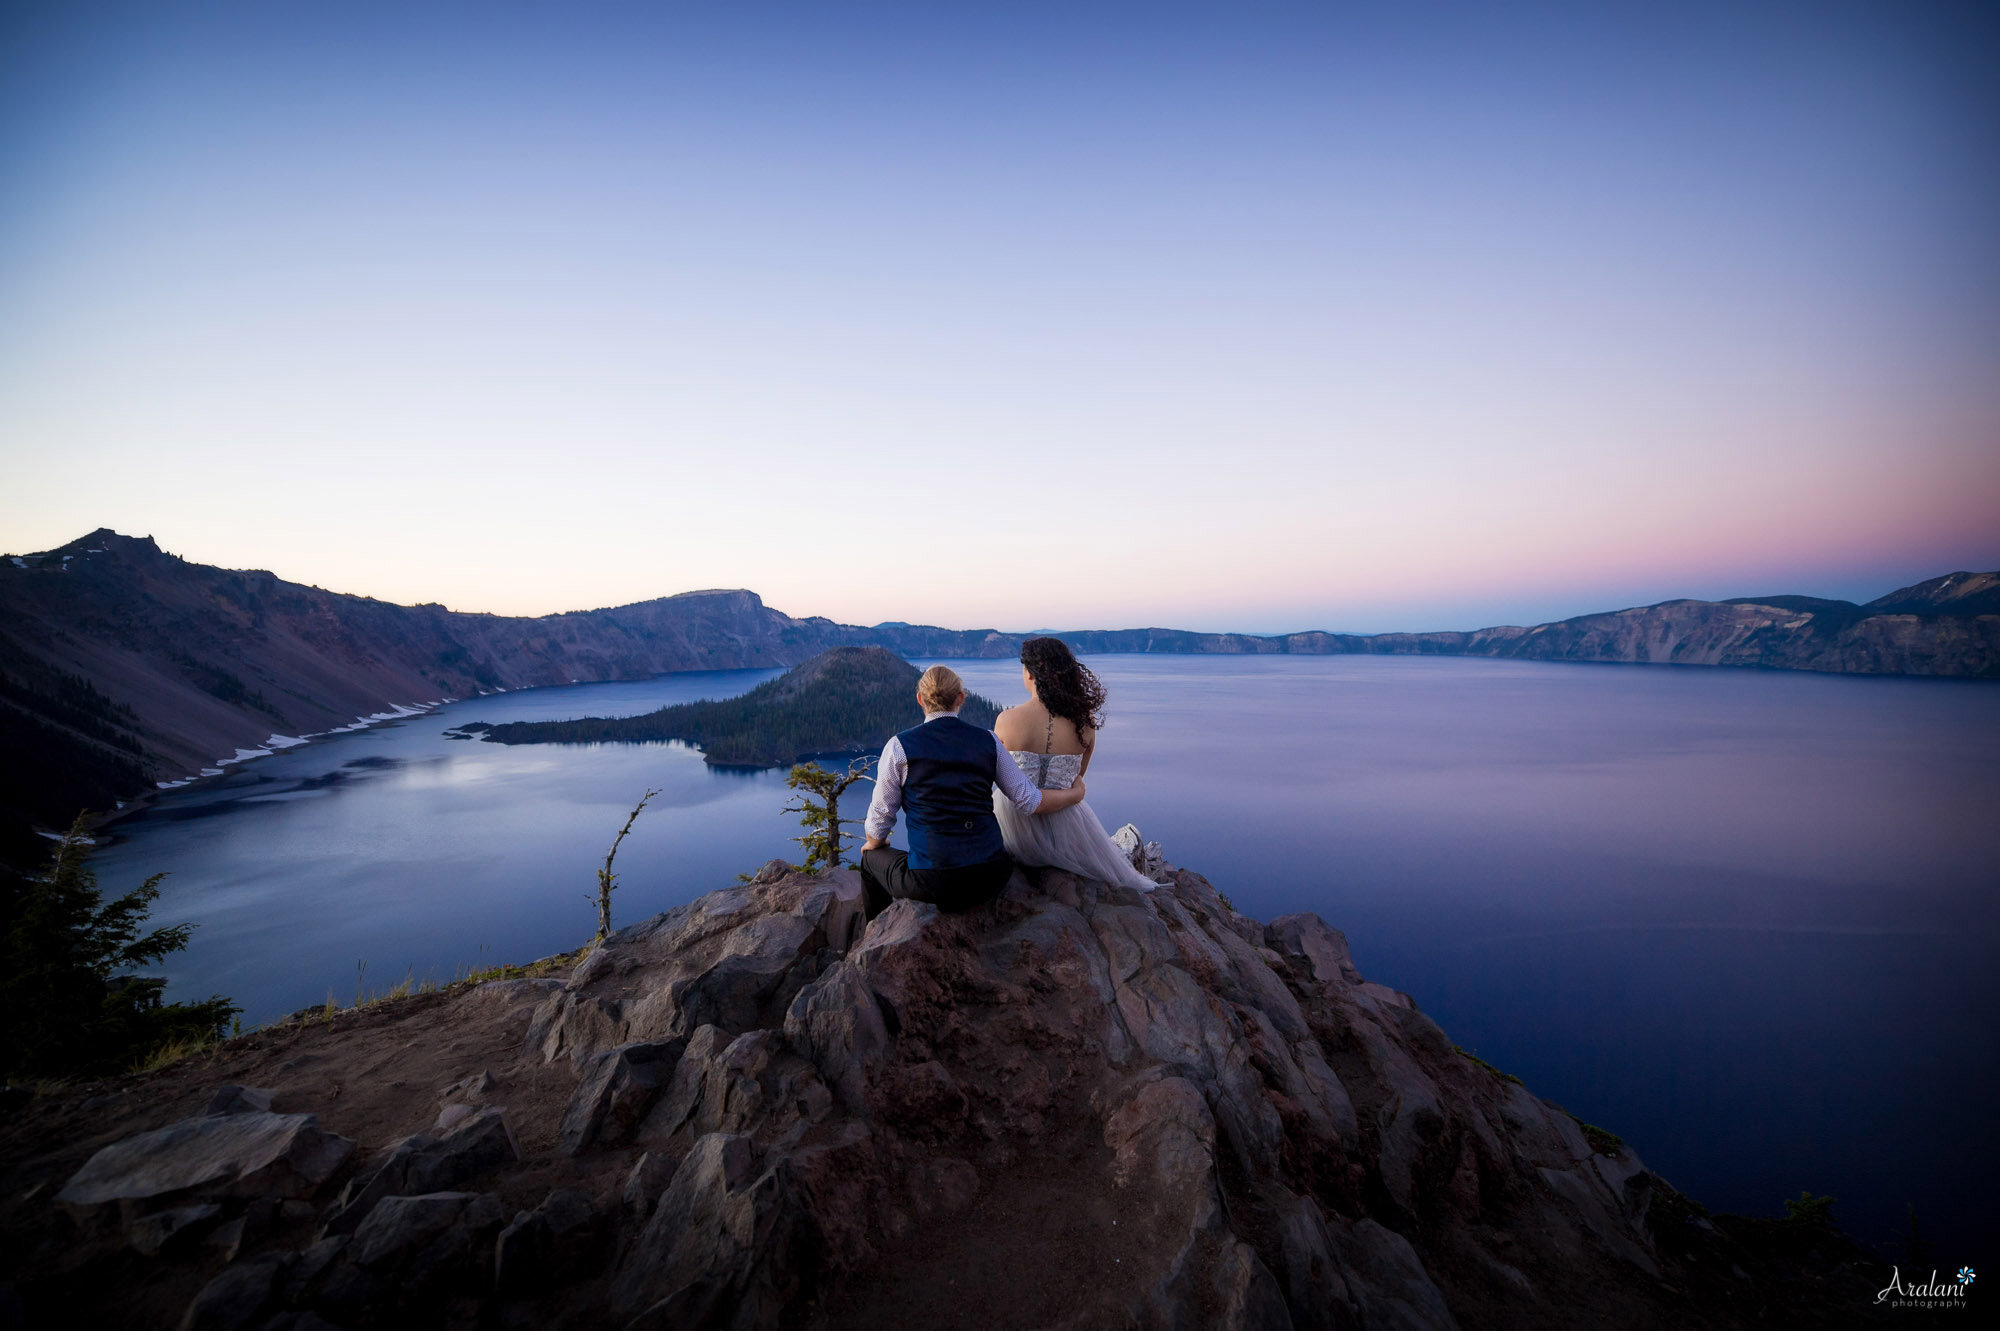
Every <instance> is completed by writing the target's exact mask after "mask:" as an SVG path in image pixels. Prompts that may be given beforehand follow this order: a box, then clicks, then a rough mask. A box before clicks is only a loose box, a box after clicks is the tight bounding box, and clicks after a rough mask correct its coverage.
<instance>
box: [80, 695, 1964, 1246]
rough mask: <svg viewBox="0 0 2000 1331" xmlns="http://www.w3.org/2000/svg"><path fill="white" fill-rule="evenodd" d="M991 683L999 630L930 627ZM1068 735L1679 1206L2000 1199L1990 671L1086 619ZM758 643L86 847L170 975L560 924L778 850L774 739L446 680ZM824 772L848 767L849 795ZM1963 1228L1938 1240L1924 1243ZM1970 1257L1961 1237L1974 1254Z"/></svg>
mask: <svg viewBox="0 0 2000 1331" xmlns="http://www.w3.org/2000/svg"><path fill="white" fill-rule="evenodd" d="M952 664H953V665H954V666H955V668H957V669H958V670H959V671H960V672H961V673H962V674H964V675H965V677H966V679H967V682H968V683H969V684H970V685H971V686H972V687H973V688H975V689H977V690H979V691H981V692H983V693H986V694H987V695H988V696H990V697H993V698H995V699H996V700H999V701H1001V702H1003V703H1009V702H1013V701H1017V700H1018V699H1019V697H1020V694H1021V690H1020V683H1019V675H1018V667H1017V666H1015V665H1014V664H1013V663H1011V662H1005V661H1000V662H963V661H961V662H953V663H952ZM1093 665H1094V666H1095V667H1096V668H1097V669H1098V670H1099V672H1100V673H1101V674H1102V675H1103V677H1104V679H1105V681H1106V683H1107V685H1108V686H1109V688H1110V690H1111V721H1110V724H1109V725H1108V726H1107V728H1106V730H1105V732H1104V738H1103V751H1102V753H1101V755H1100V756H1099V758H1098V759H1096V760H1095V762H1094V763H1093V766H1092V769H1091V773H1090V787H1091V792H1092V794H1091V804H1092V806H1093V807H1094V808H1095V809H1096V810H1097V811H1098V813H1099V816H1100V817H1101V818H1102V819H1103V821H1104V823H1105V825H1106V826H1107V827H1115V826H1117V825H1118V824H1119V823H1121V822H1124V821H1128V820H1129V821H1134V822H1137V823H1138V824H1139V826H1140V827H1141V828H1142V829H1144V830H1145V832H1146V834H1147V835H1148V836H1150V837H1156V838H1158V839H1160V840H1161V841H1163V842H1164V843H1165V845H1166V849H1167V851H1168V854H1169V856H1170V857H1171V858H1172V859H1174V860H1175V861H1176V862H1178V863H1181V864H1184V865H1187V866H1189V867H1192V868H1196V869H1199V870H1200V871H1202V872H1203V873H1205V874H1207V875H1208V876H1209V877H1210V878H1211V879H1213V880H1214V881H1215V883H1216V885H1217V886H1218V887H1220V888H1221V889H1222V890H1224V891H1225V892H1227V893H1229V894H1230V896H1231V897H1232V898H1233V899H1234V900H1235V902H1236V904H1237V905H1238V907H1239V908H1240V909H1242V910H1244V911H1246V912H1248V913H1250V914H1252V915H1256V916H1258V917H1260V918H1264V919H1269V918H1271V917H1273V916H1275V915H1279V914H1283V913H1285V912H1287V911H1294V910H1314V911H1317V912H1319V913H1320V914H1321V915H1324V916H1325V917H1326V918H1327V919H1328V920H1330V921H1331V922H1332V923H1334V924H1335V925H1336V926H1338V927H1340V928H1342V929H1344V930H1346V932H1347V933H1348V936H1349V938H1350V940H1351V942H1352V944H1353V949H1354V953H1355V957H1356V960H1357V963H1358V964H1359V965H1360V967H1361V969H1362V971H1363V972H1364V973H1365V974H1367V975H1368V976H1369V977H1370V978H1372V979H1378V980H1382V981H1384V982H1386V983H1390V984H1393V985H1396V986H1397V987H1399V988H1403V989H1406V990H1408V991H1410V992H1411V993H1413V994H1414V995H1416V997H1417V999H1418V1002H1419V1003H1420V1004H1421V1005H1422V1006H1423V1007H1424V1008H1425V1009H1426V1010H1427V1011H1428V1012H1430V1013H1431V1014H1432V1015H1433V1016H1435V1017H1436V1018H1437V1019H1438V1021H1439V1023H1440V1024H1441V1025H1442V1026H1443V1027H1444V1028H1445V1030H1446V1031H1447V1032H1448V1033H1449V1034H1450V1035H1451V1036H1452V1038H1453V1039H1455V1040H1456V1041H1458V1042H1459V1043H1460V1044H1461V1045H1463V1046H1464V1047H1466V1048H1468V1049H1472V1050H1476V1051H1477V1052H1478V1053H1479V1054H1480V1055H1481V1056H1482V1057H1484V1058H1486V1059H1487V1060H1488V1061H1490V1062H1492V1063H1494V1064H1495V1065H1497V1066H1499V1067H1501V1068H1504V1069H1506V1070H1508V1071H1510V1072H1513V1073H1516V1074H1517V1075H1519V1076H1520V1077H1522V1078H1523V1079H1524V1080H1525V1081H1526V1082H1527V1083H1528V1085H1529V1087H1530V1088H1531V1089H1533V1090H1535V1091H1536V1092H1537V1093H1539V1094H1541V1095H1543V1096H1545V1097H1548V1098H1550V1099H1554V1100H1557V1101H1559V1102H1561V1103H1563V1104H1565V1105H1567V1106H1568V1107H1569V1108H1570V1109H1571V1110H1573V1111H1574V1112H1576V1113H1577V1114H1579V1115H1580V1116H1582V1117H1583V1118H1585V1119H1588V1120H1590V1121H1592V1122H1595V1123H1600V1124H1603V1125H1605V1126H1606V1127H1609V1128H1611V1129H1612V1130H1614V1131H1616V1132H1619V1133H1621V1134H1623V1135H1624V1136H1625V1137H1626V1138H1627V1139H1628V1140H1630V1141H1632V1142H1633V1143H1634V1145H1635V1146H1637V1148H1638V1149H1639V1151H1640V1153H1641V1154H1642V1155H1643V1156H1644V1157H1645V1158H1646V1160H1647V1162H1648V1163H1649V1164H1650V1165H1652V1166H1653V1167H1654V1168H1655V1169H1657V1170H1659V1171H1660V1172H1661V1173H1662V1174H1664V1175H1665V1176H1666V1177H1668V1178H1669V1179H1671V1180H1673V1181H1674V1182H1675V1183H1676V1184H1677V1185H1678V1186H1680V1187H1682V1188H1684V1189H1686V1190H1688V1191H1689V1192H1690V1193H1691V1194H1693V1195H1694V1196H1696V1197H1698V1198H1700V1199H1701V1200H1703V1201H1704V1202H1706V1203H1707V1204H1708V1205H1710V1206H1711V1207H1714V1208H1717V1209H1728V1210H1746V1211H1752V1212H1759V1213H1766V1214H1768V1213H1774V1212H1776V1211H1777V1210H1778V1209H1779V1208H1778V1203H1779V1200H1780V1198H1782V1197H1784V1196H1787V1195H1791V1196H1796V1195H1797V1193H1798V1191H1799V1190H1800V1189H1802V1188H1810V1189H1812V1190H1813V1191H1815V1192H1827V1193H1832V1194H1834V1195H1835V1196H1836V1197H1838V1198H1839V1199H1840V1203H1839V1205H1838V1207H1837V1208H1836V1214H1837V1215H1839V1216H1840V1217H1842V1218H1843V1220H1844V1221H1845V1222H1846V1223H1847V1225H1848V1226H1849V1228H1850V1229H1851V1230H1852V1231H1853V1232H1855V1233H1856V1234H1857V1236H1859V1237H1862V1238H1864V1239H1866V1240H1869V1241H1883V1240H1887V1239H1890V1238H1893V1237H1895V1235H1896V1233H1897V1231H1898V1230H1899V1229H1900V1227H1901V1226H1902V1223H1903V1214H1904V1206H1905V1203H1906V1202H1908V1203H1914V1204H1915V1205H1916V1207H1917V1210H1918V1214H1919V1216H1920V1217H1921V1219H1922V1221H1923V1223H1924V1227H1925V1230H1926V1233H1927V1235H1928V1236H1930V1237H1932V1238H1933V1239H1935V1240H1938V1241H1940V1242H1941V1243H1944V1244H1945V1245H1946V1246H1945V1247H1944V1248H1941V1249H1940V1252H1939V1259H1940V1261H1947V1260H1948V1261H1954V1262H1956V1261H1966V1260H1970V1255H1971V1254H1973V1253H1974V1252H1976V1251H1978V1250H1980V1248H1981V1247H1982V1246H1990V1244H1988V1243H1986V1242H1985V1241H1986V1240H1990V1239H1992V1238H1993V1237H1995V1236H1996V1233H1995V1226H1994V1222H1993V1220H1992V1219H1991V1217H1990V1215H1989V1209H1990V1208H1988V1206H1987V1204H1986V1201H1987V1199H1988V1198H1990V1197H1991V1196H1992V1195H1994V1187H1995V1184H1996V1182H2000V1179H1996V1168H1995V1166H1994V1164H1993V1163H1992V1151H1991V1147H1992V1144H1993V1143H1992V1133H1991V1129H1990V1123H1991V1118H1992V1114H1991V1106H1992V1104H1993V1097H1994V1092H1995V1090H1996V1089H2000V1068H1996V1062H2000V1058H1997V1057H1996V1053H1995V1047H1994V1041H1993V1040H1992V1038H1991V1036H1990V1034H1989V1033H1988V1031H1987V1021H1988V1018H1989V1014H1991V1013H1992V1012H1994V1011H1995V1010H2000V1004H1996V1002H1995V1000H1996V998H2000V992H1996V991H2000V981H1996V979H1995V975H1994V970H1995V968H1994V965H1993V962H1994V958H1995V941H1996V935H2000V927H1996V915H1995V905H1994V891H1993V889H1994V887H1995V885H1996V880H2000V872H1996V867H1995V866H1996V865H2000V819H1996V818H1995V817H1994V813H1993V811H1994V810H1995V809H1996V808H2000V747H1996V744H1995V740H1996V739H2000V689H1996V688H1993V687H1991V686H1984V685H1973V684H1960V683H1951V682H1943V681H1915V680H1884V679H1859V678H1844V677H1829V676H1815V675H1805V674H1786V673H1776V672H1770V673H1766V672H1754V671H1730V670H1701V669H1677V668H1651V667H1619V666H1571V665H1553V664H1541V663H1513V662H1494V661H1468V660H1454V659H1437V658H1432V659H1424V658H1405V659H1397V658H1367V657H1319V658H1313V657H1138V656H1114V657H1102V658H1097V659H1096V660H1095V661H1093ZM772 673H774V672H769V671H729V672H715V673H707V674H688V675H675V676H666V677H663V678H661V679H658V680H653V681H648V682H645V683H637V684H606V685H585V686H576V687H571V688H565V689H547V690H537V691H534V692H530V693H517V694H507V695H500V696H496V697H491V698H482V699H476V700H472V701H468V702H464V703H460V704H456V705H454V706H453V707H450V708H447V709H444V710H442V711H440V712H438V713H434V714H431V715H428V716H425V717H423V718H420V719H415V720H411V721H406V722H403V723H400V724H397V725H393V726H387V727H384V728H381V729H378V730H373V731H368V732H363V733H359V734H356V735H352V736H346V737H342V738H339V739H336V740H332V741H327V742H323V743H319V744H315V745H313V746H311V747H308V748H305V749H299V750H293V751H291V752H288V753H283V754H280V755H278V756H275V757H272V758H268V759H263V760H260V761H259V762H256V763H253V764H250V765H248V766H246V767H245V768H243V769H241V770H239V771H236V772H234V773H232V775H231V776H229V777H227V778H225V779H222V780H219V781H217V782H215V783H212V784H210V785H207V786H204V787H200V788H196V789H191V790H188V791H181V792H175V793H174V794H172V795H170V796H168V797H167V798H165V799H163V800H161V801H160V802H159V804H158V805H157V806H156V807H155V808H153V809H151V810H149V811H147V812H146V813H144V814H142V815H141V816H139V817H138V818H136V819H133V820H130V821H128V822H127V823H126V824H124V825H122V826H121V828H120V829H119V831H120V839H119V841H118V842H117V844H115V845H113V846H111V847H109V848H108V849H107V850H105V851H104V852H103V853H102V855H101V857H100V860H99V866H100V872H101V874H102V876H103V878H104V880H105V883H106V885H107V886H109V887H118V888H122V887H124V886H128V885H130V884H131V883H135V882H136V881H137V880H138V879H139V878H141V877H143V876H144V875H145V874H146V873H147V872H150V871H153V870H155V869H168V870H172V871H173V873H174V877H172V878H170V879H168V880H167V883H166V884H165V892H164V894H163V897H162V901H161V912H160V913H161V916H162V917H163V918H166V919H173V920H190V921H194V922H196V923H198V924H199V925H200V927H199V928H198V929H197V930H196V933H195V941H194V944H193V946H192V947H190V949H189V951H188V952H187V953H186V954H185V956H184V957H183V958H180V959H177V962H176V968H175V970H174V971H173V972H172V976H171V978H172V984H173V991H174V992H175V993H176V994H177V995H187V996H200V995H205V994H207V993H209V992H222V993H228V994H231V995H233V996H235V997H236V999H237V1000H238V1001H239V1002H241V1003H242V1004H243V1005H244V1006H245V1008H246V1009H247V1010H248V1011H247V1013H246V1018H247V1019H252V1020H263V1019H268V1018H270V1017H272V1016H275V1015H278V1014H280V1013H283V1012H286V1011H289V1010H291V1009H293V1008H297V1007H300V1006H303V1005H305V1004H307V1003H310V1002H314V1001H319V1000H323V999H324V998H325V996H326V994H327V992H328V991H329V989H331V990H332V991H333V992H334V993H335V994H336V995H338V996H340V997H341V998H343V999H346V998H349V997H351V996H352V991H353V989H354V986H355V969H356V962H357V960H358V959H365V960H366V962H367V982H368V984H369V985H370V986H371V987H387V986H388V985H389V984H392V983H394V982H395V981H396V980H397V979H399V978H401V976H402V975H403V974H404V973H405V970H406V969H407V968H414V970H415V971H416V973H417V974H418V975H424V974H432V975H437V976H440V977H444V978H449V976H450V975H451V973H452V972H453V970H454V969H455V968H456V967H459V966H462V965H467V964H472V963H476V962H478V961H480V960H481V959H482V958H497V959H504V960H522V959H527V958H530V957H534V956H540V955H544V954H546V953H549V952H552V951H556V950H560V949H563V948H567V947H571V946H574V945H575V944H576V943H577V942H579V941H581V940H582V939H583V937H584V936H586V935H587V934H588V932H589V929H590V927H591V911H590V906H589V904H588V903H587V901H586V899H585V898H586V897H587V895H588V894H589V892H590V890H591V887H592V881H593V880H592V870H593V868H594V865H595V863H596V862H597V861H598V860H599V859H600V858H601V857H602V855H603V852H604V849H605V846H606V845H607V844H608V842H609V840H610V838H611V836H612V835H613V834H614V833H615V832H616V830H617V828H618V826H619V824H620V823H621V822H622V820H623V818H624V814H625V812H626V810H628V809H629V808H630V806H631V804H632V802H633V800H635V799H636V798H637V796H638V794H639V793H640V792H641V791H642V790H644V789H645V788H647V787H648V786H653V787H660V788H662V790H663V792H664V793H663V794H662V796H661V797H660V798H659V800H658V801H656V806H655V808H656V811H654V812H649V813H648V814H647V815H646V817H645V818H643V819H642V820H641V821H640V823H639V825H638V827H637V828H636V829H635V830H634V832H633V834H632V836H631V837H630V838H629V839H628V840H627V841H626V843H625V847H624V848H623V849H622V850H621V851H620V854H619V868H620V870H621V876H622V880H623V884H624V885H623V886H622V887H621V888H620V889H619V892H618V896H617V898H616V905H615V911H616V917H617V919H618V920H619V921H620V922H630V921H633V920H636V919H639V918H642V917H643V916H645V915H647V914H650V913H652V912H655V911H658V910H661V909H664V908H666V907H668V906H670V905H673V904H676V903H678V902H681V901H685V900H688V899H689V898H691V897H693V896H696V895H699V894H700V893H702V892H704V891H708V890H711V889H713V888H715V887H719V886H723V885H725V884H727V883H728V882H730V881H731V880H732V879H733V877H734V875H735V874H736V873H737V872H738V871H740V870H742V869H746V868H750V867H753V866H754V865H756V864H758V863H760V862H762V861H763V860H765V859H768V858H770V857H772V856H774V855H787V856H795V855H796V847H795V846H793V845H792V844H791V843H790V842H789V841H788V838H789V837H790V836H792V835H794V834H795V832H796V829H795V828H794V827H792V826H790V825H788V822H787V820H785V819H784V818H783V817H782V816H781V815H780V813H779V810H780V808H781V806H782V805H783V804H784V803H785V800H786V794H787V792H785V790H784V788H783V782H782V778H781V775H780V774H779V773H775V772H765V773H755V774H742V773H728V772H718V771H712V770H710V769H708V768H706V767H705V766H704V765H703V764H702V762H701V760H700V757H699V755H698V754H696V753H693V752H690V751H689V750H686V749H684V748H682V747H680V746H678V745H649V746H578V747H547V746H537V747H524V748H511V749H510V748H502V747H500V746H497V745H489V744H482V743H467V742H463V741H452V740H446V739H444V738H443V737H442V733H441V732H443V731H444V730H445V729H447V728H449V727H450V726H451V725H454V724H458V723H462V722H464V721H467V720H474V719H479V720H488V721H501V720H523V719H530V718H543V717H562V716H573V715H609V714H621V713H634V712H641V711H646V710H650V709H651V708H654V707H657V706H660V705H661V704H662V703H665V702H670V701H681V700H686V699H691V698H696V697H705V696H721V695H724V694H728V693H734V692H740V691H742V690H744V689H747V688H749V687H751V686H752V685H754V684H755V683H757V682H759V681H761V680H763V679H765V678H769V677H770V675H771V674H772ZM850 798H852V796H850ZM1954 1242H1955V1243H1959V1244H1961V1245H1964V1246H1963V1248H1962V1251H1961V1249H1960V1248H1954V1247H1951V1246H1950V1245H1951V1244H1952V1243H1954ZM1975 1264H1976V1263H1975Z"/></svg>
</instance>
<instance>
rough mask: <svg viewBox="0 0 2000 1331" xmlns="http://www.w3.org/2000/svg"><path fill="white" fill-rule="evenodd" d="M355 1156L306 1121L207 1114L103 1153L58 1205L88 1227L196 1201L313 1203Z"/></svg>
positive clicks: (307, 1117) (259, 1114)
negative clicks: (111, 1216)
mask: <svg viewBox="0 0 2000 1331" xmlns="http://www.w3.org/2000/svg"><path fill="white" fill-rule="evenodd" d="M353 1154H354V1143H353V1142H352V1141H350V1140H348V1139H347V1138H345V1137H342V1136H339V1135H337V1134H335V1133H331V1132H326V1131H323V1130H322V1129H321V1128H320V1126H319V1120H318V1119H317V1118H315V1117H314V1116H313V1115H311V1114H273V1113H269V1112H265V1111H257V1110H251V1111H248V1112H244V1113H224V1114H214V1115H209V1114H204V1115H201V1116H198V1117H195V1118H186V1119H182V1120H181V1121H180V1122H178V1123H170V1124H168V1125H167V1126H166V1127H164V1128H160V1129H158V1130H156V1131H153V1132H144V1133H140V1134H139V1135H138V1136H136V1137H127V1138H126V1139H125V1140H124V1141H121V1142H116V1143H113V1144H112V1145H110V1146H107V1147H105V1148H104V1149H103V1150H101V1151H99V1152H98V1153H97V1154H96V1155H93V1156H92V1157H91V1158H90V1160H89V1162H88V1163H86V1164H85V1165H84V1167H83V1168H82V1169H79V1170H78V1171H77V1172H76V1173H75V1174H74V1175H72V1176H71V1177H70V1180H69V1182H68V1183H66V1184H64V1185H63V1189H62V1191H61V1192H59V1193H57V1194H56V1200H57V1201H58V1202H60V1203H61V1204H62V1205H63V1206H65V1207H67V1208H68V1209H69V1210H70V1212H71V1213H72V1214H73V1215H75V1216H76V1217H77V1218H78V1219H79V1220H85V1221H89V1220H95V1219H98V1218H100V1217H102V1216H103V1215H104V1214H105V1213H106V1212H107V1211H111V1210H117V1211H120V1212H121V1213H122V1214H124V1215H125V1216H127V1217H128V1218H129V1217H135V1216H137V1215H139V1214H141V1213H143V1212H146V1211H153V1210H160V1209H165V1208H167V1207H169V1206H173V1205H176V1204H179V1203H182V1202H186V1201H190V1200H194V1199H204V1200H215V1199H218V1198H225V1197H229V1198H237V1197H278V1198H284V1197H310V1196H311V1195H312V1194H313V1193H314V1192H316V1191H317V1190H318V1189H319V1187H320V1185H321V1184H323V1183H325V1182H326V1181H327V1179H329V1178H331V1177H332V1176H333V1175H334V1173H335V1172H336V1171H338V1170H339V1169H340V1167H341V1166H342V1165H345V1164H346V1163H347V1161H348V1159H349V1157H351V1156H352V1155H353Z"/></svg>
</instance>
